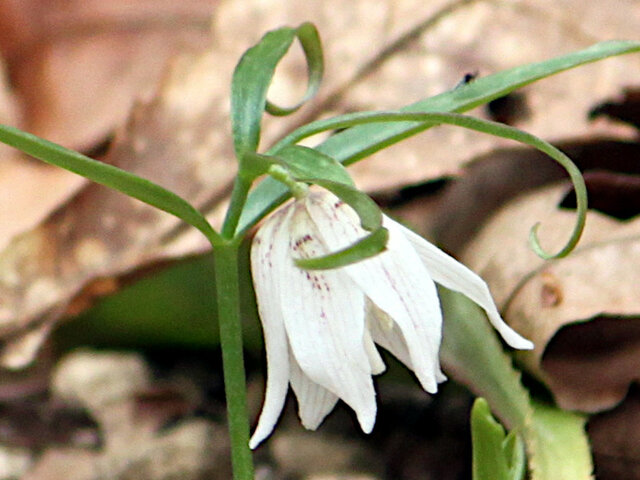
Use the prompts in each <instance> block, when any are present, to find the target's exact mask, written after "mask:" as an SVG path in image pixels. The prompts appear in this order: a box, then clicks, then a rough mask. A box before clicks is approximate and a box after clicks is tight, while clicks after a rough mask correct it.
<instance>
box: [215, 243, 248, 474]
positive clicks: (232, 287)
mask: <svg viewBox="0 0 640 480" xmlns="http://www.w3.org/2000/svg"><path fill="white" fill-rule="evenodd" d="M238 244H239V241H238V240H233V241H231V242H227V243H224V244H222V245H218V246H217V248H215V249H214V261H215V279H216V282H215V285H216V298H217V301H218V323H219V325H220V346H221V348H222V366H223V373H224V387H225V395H226V399H227V415H228V422H229V427H228V428H229V438H230V440H231V464H232V467H233V478H234V480H253V479H254V473H253V459H252V455H251V450H250V449H249V416H248V409H247V387H246V380H245V370H244V358H243V349H242V323H241V315H240V276H239V271H238V268H239V267H238V265H239V262H238V260H239V258H238V253H239V247H238Z"/></svg>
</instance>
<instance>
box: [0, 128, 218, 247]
mask: <svg viewBox="0 0 640 480" xmlns="http://www.w3.org/2000/svg"><path fill="white" fill-rule="evenodd" d="M0 141H1V142H3V143H6V144H7V145H11V146H12V147H15V148H17V149H18V150H21V151H23V152H24V153H27V154H29V155H31V156H33V157H35V158H37V159H39V160H42V161H43V162H46V163H49V164H51V165H55V166H57V167H61V168H64V169H65V170H69V171H70V172H73V173H77V174H78V175H82V176H83V177H85V178H88V179H89V180H92V181H94V182H96V183H99V184H101V185H104V186H106V187H109V188H113V189H114V190H118V191H119V192H122V193H124V194H125V195H128V196H130V197H133V198H136V199H138V200H140V201H142V202H144V203H147V204H149V205H151V206H153V207H156V208H159V209H160V210H163V211H165V212H167V213H170V214H172V215H175V216H176V217H178V218H180V219H182V220H184V221H185V222H187V223H188V224H190V225H193V226H194V227H196V228H197V229H198V230H200V231H201V232H202V233H203V234H204V235H205V236H206V237H207V238H208V239H209V240H210V241H211V242H212V243H215V242H218V241H220V240H221V238H220V236H219V235H218V233H217V232H215V230H213V228H212V227H211V225H210V224H209V222H207V220H206V219H205V218H204V216H203V215H202V214H201V213H200V212H198V211H197V210H196V209H195V208H194V207H193V206H192V205H191V204H189V203H188V202H187V201H186V200H184V199H183V198H181V197H179V196H178V195H176V194H175V193H173V192H170V191H168V190H166V189H164V188H162V187H160V186H159V185H156V184H155V183H153V182H150V181H149V180H145V179H144V178H140V177H138V176H136V175H134V174H132V173H129V172H126V171H124V170H121V169H119V168H117V167H114V166H112V165H108V164H106V163H102V162H98V161H97V160H93V159H92V158H89V157H86V156H84V155H82V154H80V153H78V152H74V151H73V150H69V149H67V148H64V147H62V146H61V145H57V144H55V143H52V142H49V141H48V140H44V139H42V138H39V137H36V136H35V135H32V134H30V133H26V132H23V131H21V130H18V129H17V128H14V127H9V126H7V125H0Z"/></svg>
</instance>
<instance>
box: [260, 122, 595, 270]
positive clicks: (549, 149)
mask: <svg viewBox="0 0 640 480" xmlns="http://www.w3.org/2000/svg"><path fill="white" fill-rule="evenodd" d="M393 121H395V122H399V123H405V122H406V121H414V122H416V123H417V122H422V123H423V124H429V125H431V126H434V125H439V124H448V125H456V126H459V127H463V128H468V129H470V130H475V131H477V132H482V133H487V134H490V135H495V136H498V137H503V138H508V139H510V140H515V141H517V142H520V143H524V144H525V145H529V146H532V147H534V148H537V149H538V150H540V151H542V152H544V153H545V154H547V155H549V156H550V157H551V158H553V159H554V160H555V161H556V162H558V163H559V164H560V165H561V166H562V167H563V168H564V169H565V170H566V171H567V173H568V174H569V177H570V178H571V182H572V183H573V186H574V188H575V190H576V198H577V206H578V208H577V215H576V225H575V227H574V229H573V232H572V233H571V236H570V238H569V240H568V241H567V243H566V245H565V246H564V247H563V248H562V249H561V250H560V251H559V252H558V253H556V254H549V253H547V252H545V251H544V250H543V248H542V247H541V246H540V242H539V240H538V237H537V227H538V225H535V226H534V227H533V228H532V229H531V234H530V239H531V244H532V247H533V250H534V251H535V252H536V253H537V254H538V255H539V256H540V257H542V258H544V259H547V260H549V259H553V258H561V257H565V256H566V255H568V254H569V253H570V252H571V251H572V250H573V249H574V248H575V246H576V245H577V244H578V241H579V240H580V236H581V235H582V231H583V230H584V225H585V221H586V217H587V188H586V186H585V184H584V179H583V178H582V174H581V173H580V170H579V169H578V167H576V165H575V164H574V163H573V162H572V161H571V159H570V158H569V157H567V156H566V155H565V154H564V153H562V152H561V151H560V150H558V149H557V148H556V147H554V146H553V145H551V144H550V143H547V142H545V141H544V140H542V139H540V138H538V137H536V136H535V135H531V134H530V133H527V132H524V131H522V130H519V129H517V128H514V127H510V126H508V125H504V124H502V123H498V122H492V121H489V120H484V119H481V118H475V117H471V116H468V115H461V114H458V113H434V112H359V113H352V114H347V115H342V116H339V117H336V118H333V119H326V120H320V121H317V122H313V123H310V124H308V125H306V126H305V127H302V128H300V129H298V130H296V132H297V133H296V132H294V134H292V135H289V136H288V137H287V138H285V139H284V140H283V141H282V142H280V143H279V144H278V145H276V146H275V147H274V149H273V150H274V151H276V152H278V151H279V150H281V149H283V148H290V147H287V146H284V147H283V146H282V145H283V144H285V145H286V142H297V141H300V140H302V139H304V138H306V137H307V136H310V135H314V134H316V133H318V132H320V131H323V130H327V129H332V128H342V127H345V126H347V127H348V126H353V125H362V124H368V123H384V124H388V123H389V122H393Z"/></svg>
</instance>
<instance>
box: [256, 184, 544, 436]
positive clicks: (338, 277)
mask: <svg viewBox="0 0 640 480" xmlns="http://www.w3.org/2000/svg"><path fill="white" fill-rule="evenodd" d="M383 224H384V226H385V227H386V228H387V229H388V230H389V241H388V244H387V249H386V250H385V251H384V252H383V253H381V254H379V255H377V256H375V257H372V258H370V259H367V260H363V261H360V262H358V263H355V264H352V265H348V266H346V267H341V268H337V269H332V270H315V271H310V270H303V269H300V268H298V267H297V266H295V264H294V262H293V258H310V257H318V256H322V255H326V254H328V253H332V252H335V251H336V250H340V249H342V248H345V247H347V246H348V245H350V244H352V243H353V242H355V241H356V240H358V239H360V238H362V237H363V236H364V235H365V234H366V232H365V231H364V230H363V229H362V228H361V227H360V220H359V218H358V216H357V214H356V213H355V212H354V211H353V209H351V207H349V206H348V205H346V204H344V203H343V202H342V201H341V200H340V199H338V198H337V197H335V196H334V195H333V194H331V193H329V192H326V191H320V192H311V193H309V194H308V195H307V196H306V197H305V198H304V199H301V200H296V201H294V202H292V203H289V204H288V205H286V206H284V207H283V208H281V209H279V210H278V211H277V212H276V213H274V214H273V215H272V216H271V217H269V218H268V219H267V220H266V221H265V222H264V224H263V225H262V226H261V228H260V229H259V231H258V233H257V234H256V236H255V238H254V240H253V245H252V248H251V266H252V271H253V282H254V287H255V292H256V298H257V302H258V310H259V314H260V318H261V321H262V327H263V330H264V338H265V346H266V351H267V368H268V375H267V387H266V394H265V401H264V406H263V409H262V413H261V415H260V420H259V421H258V426H257V428H256V430H255V432H254V434H253V437H252V438H251V442H250V446H251V448H255V447H256V446H257V445H258V444H260V443H261V442H262V441H263V440H264V439H265V438H266V437H267V436H269V435H270V434H271V432H272V430H273V428H274V426H275V424H276V422H277V420H278V417H279V416H280V413H281V411H282V408H283V406H284V402H285V398H286V395H287V391H288V389H289V384H291V387H292V388H293V391H294V392H295V394H296V397H297V399H298V412H299V415H300V419H301V421H302V424H303V425H304V426H305V427H306V428H308V429H311V430H314V429H316V428H317V427H318V426H319V425H320V423H321V422H322V420H323V419H324V418H325V416H326V415H327V414H328V413H329V412H331V410H332V409H333V407H334V406H335V404H336V402H337V401H338V399H341V400H343V401H344V402H345V403H347V404H348V405H349V406H350V407H351V408H352V409H353V410H354V411H355V412H356V415H357V417H358V421H359V423H360V426H361V427H362V430H363V431H364V432H366V433H369V432H371V430H372V429H373V424H374V422H375V416H376V398H375V391H374V387H373V380H372V375H374V374H378V373H381V372H382V371H384V369H385V366H384V363H383V361H382V359H381V357H380V354H379V353H378V350H377V347H376V345H375V344H378V345H380V346H382V347H383V348H385V349H387V350H388V351H389V352H391V353H392V354H393V355H394V356H396V357H397V358H398V359H399V360H400V361H402V362H403V363H404V364H405V365H406V366H407V367H409V368H410V369H411V370H413V371H414V372H415V374H416V376H417V378H418V380H419V381H420V384H421V385H422V388H424V389H425V390H426V391H427V392H431V393H434V392H436V391H437V385H438V382H442V381H444V380H445V376H444V375H443V374H442V372H441V370H440V362H439V358H438V351H439V348H440V339H441V331H442V311H441V309H440V302H439V300H438V295H437V291H436V287H435V284H434V281H436V282H438V283H440V284H441V285H443V286H445V287H447V288H449V289H452V290H456V291H458V292H462V293H464V294H465V295H466V296H468V297H469V298H470V299H471V300H473V301H474V302H476V303H477V304H478V305H480V306H481V307H482V308H483V309H484V310H485V311H486V313H487V315H488V317H489V320H490V321H491V323H492V325H493V326H494V327H495V328H496V329H497V330H498V331H499V332H500V334H501V335H502V337H503V338H504V339H505V340H506V342H507V343H509V344H510V345H511V346H512V347H515V348H521V349H529V348H532V346H533V345H532V344H531V342H529V341H528V340H525V339H524V338H522V337H521V336H520V335H518V334H517V333H516V332H514V331H513V330H512V329H511V328H509V326H507V325H506V324H505V323H504V321H503V320H502V318H501V317H500V314H499V313H498V311H497V309H496V306H495V304H494V302H493V299H492V298H491V294H490V293H489V289H488V287H487V285H486V283H485V282H484V281H483V280H482V279H481V278H480V277H478V276H477V275H476V274H475V273H473V272H472V271H471V270H469V269H468V268H467V267H465V266H464V265H462V264H461V263H459V262H457V261H456V260H454V259H453V258H452V257H450V256H448V255H447V254H445V253H444V252H442V251H441V250H439V249H438V248H437V247H435V246H434V245H432V244H430V243H429V242H427V241H426V240H424V239H423V238H422V237H420V236H418V235H416V234H415V233H413V232H411V231H410V230H408V229H406V228H404V227H403V226H401V225H400V224H398V223H396V222H394V221H393V220H391V219H390V218H388V217H386V216H385V217H384V220H383Z"/></svg>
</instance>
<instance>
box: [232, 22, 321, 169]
mask: <svg viewBox="0 0 640 480" xmlns="http://www.w3.org/2000/svg"><path fill="white" fill-rule="evenodd" d="M296 37H298V39H299V40H300V43H301V45H302V49H303V51H304V54H305V57H306V60H307V67H308V72H309V82H308V86H307V92H306V93H305V95H304V97H303V99H302V101H301V102H300V104H298V105H296V106H294V107H291V108H281V107H277V106H275V105H273V104H271V103H267V91H268V90H269V85H270V84H271V80H272V79H273V75H274V73H275V70H276V67H277V65H278V63H280V60H282V58H283V57H284V55H285V54H286V53H287V51H288V50H289V47H291V44H292V43H293V40H294V39H295V38H296ZM323 68H324V65H323V60H322V47H321V43H320V37H319V36H318V32H317V30H316V28H315V27H314V26H313V25H312V24H310V23H304V24H302V25H301V26H300V27H298V28H290V27H283V28H279V29H277V30H273V31H271V32H268V33H266V34H265V35H264V36H263V37H262V39H261V40H260V42H258V43H257V44H256V45H255V46H253V47H251V48H250V49H249V50H247V51H246V52H245V54H244V55H243V56H242V58H241V59H240V62H238V65H237V66H236V69H235V71H234V73H233V79H232V84H231V125H232V131H233V142H234V147H235V151H236V156H237V157H238V158H240V157H242V155H243V154H244V153H245V152H247V151H253V152H255V151H257V150H258V144H259V143H260V124H261V122H262V116H263V114H264V112H265V109H268V110H269V112H270V113H272V114H275V115H288V114H290V113H292V112H294V111H296V110H297V109H298V108H299V107H300V106H301V105H302V104H303V103H304V102H306V101H307V100H309V99H311V98H312V97H313V96H314V95H315V94H316V92H317V91H318V88H319V86H320V81H321V79H322V73H323Z"/></svg>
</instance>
